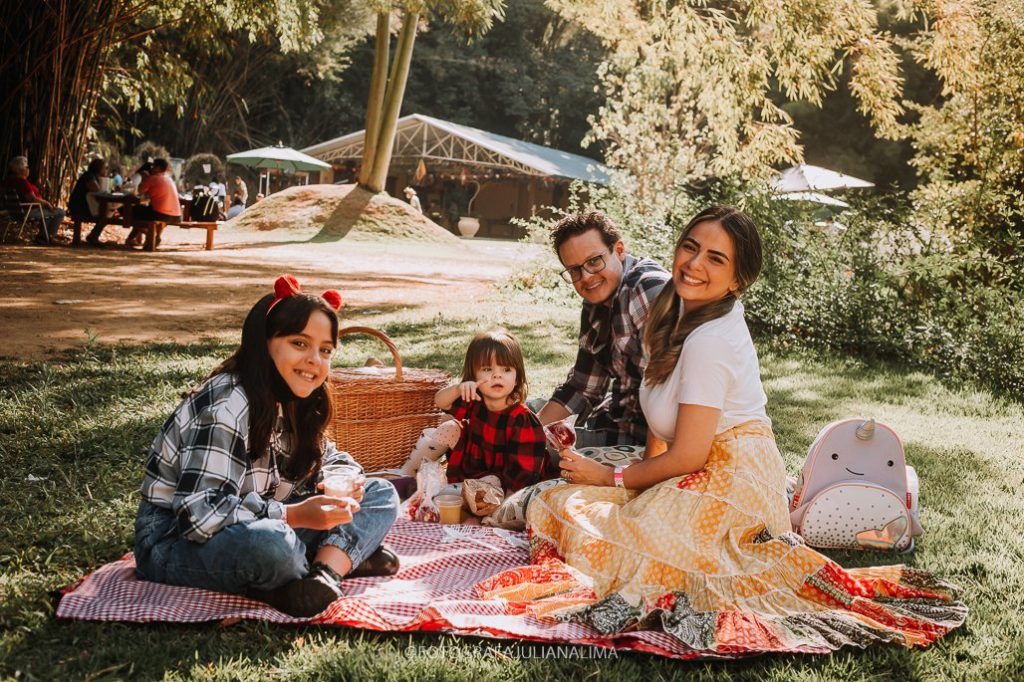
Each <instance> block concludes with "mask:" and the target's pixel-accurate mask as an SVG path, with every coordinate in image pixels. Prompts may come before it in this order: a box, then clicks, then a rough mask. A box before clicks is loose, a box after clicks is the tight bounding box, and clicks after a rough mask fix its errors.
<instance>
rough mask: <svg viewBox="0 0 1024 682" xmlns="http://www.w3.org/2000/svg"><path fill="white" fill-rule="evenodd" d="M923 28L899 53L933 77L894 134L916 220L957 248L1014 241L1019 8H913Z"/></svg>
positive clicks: (996, 4)
mask: <svg viewBox="0 0 1024 682" xmlns="http://www.w3.org/2000/svg"><path fill="white" fill-rule="evenodd" d="M921 4H922V5H923V12H924V13H925V15H926V16H927V18H929V19H930V20H931V21H930V23H929V24H927V27H926V29H925V30H923V31H922V32H921V33H920V34H919V35H917V36H915V37H914V38H913V39H911V40H908V41H907V48H908V50H910V52H911V53H912V54H913V55H914V57H915V58H916V59H917V60H918V61H919V62H920V63H921V64H923V65H924V66H926V67H927V68H929V69H931V70H933V71H934V72H935V73H936V75H937V76H938V77H939V79H940V81H941V83H942V86H943V89H942V97H941V98H938V100H937V101H935V100H932V101H927V102H923V103H915V104H914V105H913V106H912V109H913V111H914V113H915V114H916V120H914V121H913V122H912V123H910V124H908V125H907V126H905V127H904V128H903V129H902V133H903V134H905V135H906V136H907V137H908V138H909V139H910V140H911V141H912V142H913V144H914V147H915V148H916V149H917V154H916V155H915V158H914V160H913V163H914V166H915V167H916V168H917V170H918V172H919V173H920V175H921V176H922V185H921V187H919V188H918V190H917V191H916V192H915V194H914V197H913V198H914V200H915V202H916V204H917V207H916V208H917V211H916V214H917V219H918V220H919V221H920V222H921V223H922V224H923V225H924V226H926V227H927V229H929V230H930V231H932V232H935V233H939V234H941V235H943V236H944V237H946V238H948V239H950V240H952V241H954V242H962V241H964V240H965V239H970V238H972V237H974V236H976V235H984V236H987V237H997V236H1000V235H1007V234H1014V235H1016V236H1018V237H1019V236H1022V235H1024V201H1022V199H1024V197H1022V187H1024V108H1022V107H1021V103H1020V90H1021V85H1022V84H1024V37H1022V36H1024V2H1022V0H973V1H972V2H965V3H953V4H946V3H931V2H923V3H921Z"/></svg>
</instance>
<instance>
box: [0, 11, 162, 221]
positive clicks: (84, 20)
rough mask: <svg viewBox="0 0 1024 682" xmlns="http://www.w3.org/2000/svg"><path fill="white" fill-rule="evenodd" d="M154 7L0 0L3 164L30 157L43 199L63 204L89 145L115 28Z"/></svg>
mask: <svg viewBox="0 0 1024 682" xmlns="http://www.w3.org/2000/svg"><path fill="white" fill-rule="evenodd" d="M148 4H151V3H148V2H138V3H136V4H135V5H134V6H132V7H128V6H126V0H92V1H91V2H78V1H77V0H51V1H50V2H28V3H26V2H22V1H20V0H2V1H0V14H2V16H3V17H4V22H5V23H6V27H5V30H4V35H5V36H6V37H5V45H4V57H3V59H2V62H0V97H2V99H0V121H3V122H4V125H3V126H0V159H2V160H3V161H4V162H6V161H7V160H8V159H10V158H11V157H13V156H27V157H28V158H29V166H30V168H31V170H33V171H35V172H34V173H33V175H34V177H35V178H36V179H37V184H38V185H39V186H40V189H41V190H42V192H43V195H44V198H46V199H47V200H49V201H50V202H52V203H54V204H62V203H64V202H65V199H66V197H67V196H68V194H69V193H70V189H71V184H72V182H73V180H74V179H75V175H76V174H77V171H78V169H79V167H80V166H81V164H82V162H83V161H84V160H85V159H84V157H85V153H86V150H87V145H88V135H89V129H90V126H91V124H92V117H93V114H94V113H95V111H96V100H97V98H98V97H99V92H100V88H101V86H102V79H103V69H104V68H105V66H106V61H107V58H108V56H109V55H110V48H111V47H112V46H113V45H114V43H115V38H114V35H115V32H116V30H117V29H118V28H119V27H120V26H122V25H124V24H125V23H127V22H128V21H130V20H131V19H132V18H134V17H135V16H137V15H138V14H139V13H141V12H142V11H143V10H144V9H145V8H146V6H147V5H148Z"/></svg>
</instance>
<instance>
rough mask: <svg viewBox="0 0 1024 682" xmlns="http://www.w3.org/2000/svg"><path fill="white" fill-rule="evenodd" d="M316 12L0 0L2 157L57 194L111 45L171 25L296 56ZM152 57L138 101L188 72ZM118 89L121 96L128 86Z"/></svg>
mask: <svg viewBox="0 0 1024 682" xmlns="http://www.w3.org/2000/svg"><path fill="white" fill-rule="evenodd" d="M318 8H319V3H318V2H317V0H231V1H230V2H225V3H205V4H200V3H196V2H192V1H191V0H132V1H130V0H92V1H90V2H77V0H51V1H50V2H29V3H25V2H22V1H21V0H0V12H3V16H4V22H5V58H4V59H3V61H2V62H0V76H2V78H0V83H2V85H3V92H4V95H3V97H4V99H3V100H2V104H0V119H2V120H4V121H5V122H7V123H8V125H5V126H4V127H3V129H2V130H0V153H2V154H3V155H4V156H5V157H8V156H12V155H14V154H17V153H28V154H30V155H31V156H32V158H34V159H38V160H39V162H38V168H39V169H38V177H39V179H40V182H41V184H42V185H43V186H45V187H47V188H48V189H49V190H50V191H51V192H52V193H54V194H60V195H64V194H66V192H67V191H68V189H69V188H70V182H71V180H72V179H73V177H74V173H75V170H76V169H77V167H78V165H79V163H80V162H81V160H82V158H83V157H84V155H85V151H86V148H87V144H88V139H89V131H90V129H91V127H92V123H93V118H94V116H95V113H96V110H97V103H98V99H99V96H100V93H101V92H103V91H104V81H105V79H106V77H107V74H108V68H111V67H115V68H116V64H114V63H113V62H112V61H111V57H112V55H113V51H114V48H115V47H116V46H117V45H119V44H121V43H124V42H126V41H130V40H137V39H141V38H143V37H144V36H146V35H148V34H149V33H151V32H152V31H154V30H155V29H157V28H160V27H163V26H168V25H174V26H176V27H178V28H179V29H180V30H183V31H189V32H191V33H193V34H195V35H201V34H206V35H216V34H219V33H222V32H226V31H235V30H237V31H246V32H248V33H249V34H250V35H258V34H272V35H275V36H276V37H277V40H278V41H279V42H280V44H281V48H282V49H283V50H286V51H287V50H299V49H304V48H306V47H308V46H310V45H313V44H315V43H316V42H317V41H319V40H320V38H321V37H322V34H321V33H320V31H319V29H318V23H317V18H318ZM57 36H59V39H58V38H57ZM152 56H153V57H154V58H152V59H151V57H150V55H149V54H148V53H146V54H140V57H139V58H140V59H143V60H145V61H146V63H148V65H149V66H150V70H149V72H148V74H147V76H148V78H147V79H146V80H145V81H144V83H143V85H141V86H140V87H139V88H138V89H139V92H138V93H137V97H139V98H140V99H143V100H144V99H145V98H147V97H149V98H156V97H161V96H164V95H165V94H166V91H163V90H162V88H163V87H164V86H165V85H166V84H178V85H172V86H171V88H172V89H173V88H174V87H182V88H183V87H185V86H186V85H187V83H188V75H187V72H186V73H185V74H181V73H176V72H174V71H171V70H169V69H170V67H172V66H173V64H174V62H173V60H171V59H165V58H166V57H167V55H162V54H156V55H152ZM157 57H158V58H157ZM126 85H127V86H129V87H126V88H125V92H129V90H130V86H131V81H129V82H128V83H126ZM179 101H180V100H179Z"/></svg>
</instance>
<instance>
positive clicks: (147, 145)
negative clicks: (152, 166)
mask: <svg viewBox="0 0 1024 682" xmlns="http://www.w3.org/2000/svg"><path fill="white" fill-rule="evenodd" d="M154 159H166V160H167V161H170V160H171V152H170V151H169V150H168V149H167V147H164V146H163V145H162V144H159V143H157V142H153V141H152V140H146V141H145V142H143V143H142V144H140V145H139V146H138V147H136V148H135V153H134V154H133V155H132V162H133V163H134V164H135V167H136V168H138V167H139V166H141V165H142V164H144V163H146V162H147V161H152V160H154Z"/></svg>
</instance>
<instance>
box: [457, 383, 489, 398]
mask: <svg viewBox="0 0 1024 682" xmlns="http://www.w3.org/2000/svg"><path fill="white" fill-rule="evenodd" d="M490 383H491V380H490V379H484V380H483V381H463V382H462V383H461V384H459V397H461V398H462V400H463V401H464V402H467V403H470V402H473V401H474V400H480V399H481V398H480V392H479V391H478V390H477V389H478V388H480V387H481V386H489V385H490Z"/></svg>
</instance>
